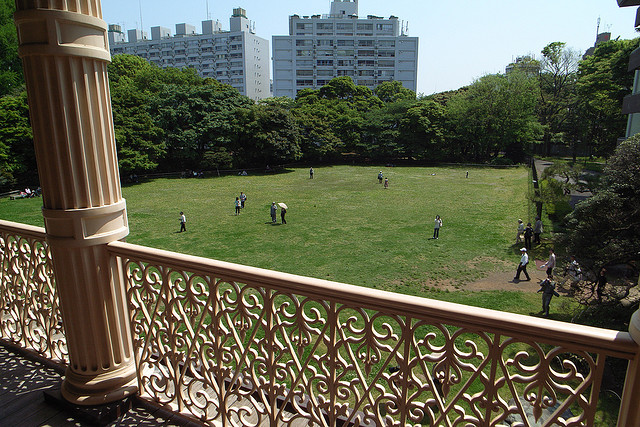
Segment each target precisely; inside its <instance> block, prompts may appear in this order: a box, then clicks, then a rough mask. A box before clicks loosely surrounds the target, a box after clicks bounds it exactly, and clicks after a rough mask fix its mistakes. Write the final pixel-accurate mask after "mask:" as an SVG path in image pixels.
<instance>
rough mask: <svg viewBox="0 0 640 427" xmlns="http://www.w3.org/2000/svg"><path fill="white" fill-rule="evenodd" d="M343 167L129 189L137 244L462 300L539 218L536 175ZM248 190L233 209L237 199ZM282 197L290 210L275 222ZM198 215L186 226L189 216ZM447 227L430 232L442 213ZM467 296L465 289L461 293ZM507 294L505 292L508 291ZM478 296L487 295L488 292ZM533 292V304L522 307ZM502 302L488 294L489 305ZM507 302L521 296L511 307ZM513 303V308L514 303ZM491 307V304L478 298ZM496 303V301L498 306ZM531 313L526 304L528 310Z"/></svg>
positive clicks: (2, 205)
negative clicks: (532, 178)
mask: <svg viewBox="0 0 640 427" xmlns="http://www.w3.org/2000/svg"><path fill="white" fill-rule="evenodd" d="M379 170H380V168H379V167H353V166H333V167H318V168H315V171H316V173H315V178H314V179H313V180H311V179H309V174H308V169H306V168H304V169H289V170H287V171H286V172H284V173H279V174H270V175H256V176H251V175H250V176H225V177H220V178H205V179H193V178H191V179H158V180H154V181H151V182H144V183H141V184H136V185H132V186H127V187H124V188H123V195H124V197H125V198H126V200H127V208H128V215H129V226H130V235H129V237H128V238H127V241H128V242H131V243H136V244H141V245H146V246H151V247H157V248H162V249H167V250H172V251H177V252H183V253H188V254H193V255H200V256H205V257H210V258H215V259H219V260H224V261H229V262H234V263H239V264H246V265H252V266H256V267H262V268H267V269H273V270H279V271H285V272H290V273H295V274H300V275H304V276H312V277H319V278H324V279H328V280H335V281H339V282H345V283H351V284H355V285H362V286H367V287H375V288H378V289H384V290H389V291H395V292H401V293H405V294H411V295H420V296H428V297H429V296H431V297H435V298H440V299H448V300H453V301H456V300H457V299H462V300H461V301H460V302H462V301H465V302H467V303H468V302H469V300H473V299H474V297H473V294H472V296H471V297H465V296H464V295H463V294H464V293H461V294H460V295H459V296H456V297H454V296H452V295H445V294H443V293H442V292H439V289H441V288H442V287H443V286H444V285H449V288H451V286H454V287H459V288H461V287H463V286H464V284H465V283H469V282H472V281H475V280H478V279H480V278H482V277H484V276H486V275H487V274H489V273H491V272H495V271H512V270H513V269H514V268H515V266H516V264H517V262H518V260H519V252H518V247H519V246H516V245H514V244H513V243H514V238H515V229H516V222H517V219H518V218H522V219H524V220H525V222H526V221H527V220H532V218H528V212H529V211H530V210H529V203H528V201H527V197H526V196H527V194H526V192H527V188H528V179H529V178H528V177H529V174H528V170H527V169H526V168H524V167H521V168H510V169H493V168H472V169H470V170H469V178H465V172H466V171H467V169H464V168H457V167H443V168H410V167H394V168H382V170H383V172H384V174H385V176H387V177H389V181H390V187H389V188H388V189H384V188H383V186H382V185H381V184H379V183H378V180H377V179H376V176H377V173H378V171H379ZM240 191H244V192H245V193H246V194H247V195H248V199H247V204H246V207H245V209H244V210H243V211H242V213H241V214H240V215H239V216H235V214H234V201H235V197H236V196H238V195H239V194H240ZM272 201H275V202H285V203H286V204H287V205H288V206H289V210H288V213H287V222H288V224H286V225H280V224H279V222H280V215H279V212H278V224H277V225H273V224H271V221H270V217H269V206H270V204H271V202H272ZM41 203H42V201H41V199H40V198H37V199H23V200H15V201H9V199H8V198H5V199H2V200H0V218H3V219H8V220H12V221H18V222H23V223H28V224H33V225H40V226H41V225H42V217H41V213H40V205H41ZM181 210H183V211H184V212H185V214H186V216H187V232H186V233H177V231H178V230H179V222H178V216H179V212H180V211H181ZM436 214H438V215H440V216H441V217H442V218H443V221H444V225H443V228H442V229H441V231H440V238H439V239H438V240H433V239H431V236H432V234H433V222H434V218H435V215H436ZM453 294H456V293H453ZM503 294H504V293H503ZM506 294H507V297H506V298H498V299H499V300H501V303H500V304H499V305H498V304H497V303H496V304H489V306H490V308H498V309H502V310H507V311H515V312H523V313H525V314H528V313H529V312H530V311H531V310H532V309H531V305H535V307H534V308H535V311H537V306H538V305H539V298H538V296H536V295H526V296H524V295H519V294H520V293H519V292H514V293H513V297H509V294H512V293H510V292H507V293H506ZM478 297H479V295H478ZM522 298H525V299H526V300H527V301H529V302H530V304H525V306H528V307H524V308H523V301H522ZM491 301H492V298H489V302H491ZM508 301H513V302H512V303H511V304H509V303H508ZM505 303H506V306H505ZM478 305H483V306H486V304H478ZM491 306H493V307H491ZM525 308H526V309H525Z"/></svg>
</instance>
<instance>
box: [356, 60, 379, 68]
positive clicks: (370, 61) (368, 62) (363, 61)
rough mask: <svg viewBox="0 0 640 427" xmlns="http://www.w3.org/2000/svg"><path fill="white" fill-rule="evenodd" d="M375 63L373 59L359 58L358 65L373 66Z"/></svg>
mask: <svg viewBox="0 0 640 427" xmlns="http://www.w3.org/2000/svg"><path fill="white" fill-rule="evenodd" d="M374 65H375V61H373V60H359V61H358V67H373V66H374Z"/></svg>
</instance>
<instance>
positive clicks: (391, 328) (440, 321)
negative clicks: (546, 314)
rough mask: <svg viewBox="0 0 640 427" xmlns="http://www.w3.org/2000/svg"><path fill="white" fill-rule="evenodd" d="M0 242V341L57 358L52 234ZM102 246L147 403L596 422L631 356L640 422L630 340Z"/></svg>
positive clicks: (373, 417) (378, 421)
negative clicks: (111, 263) (48, 238)
mask: <svg viewBox="0 0 640 427" xmlns="http://www.w3.org/2000/svg"><path fill="white" fill-rule="evenodd" d="M38 230H40V231H38ZM0 239H1V240H0V244H1V248H2V254H1V256H2V258H1V260H2V264H1V265H2V278H1V279H2V280H1V281H0V283H1V285H0V301H1V303H2V304H1V306H0V315H1V318H2V328H1V333H2V335H1V338H2V339H4V340H8V341H12V342H14V343H15V342H19V343H20V344H21V345H23V346H25V347H31V348H34V349H36V350H38V351H40V352H41V353H43V354H51V356H48V357H52V358H61V359H64V351H63V350H61V349H63V348H64V346H63V342H64V339H63V337H61V336H60V335H61V333H62V330H61V328H60V326H59V321H58V320H56V319H57V317H56V316H57V315H56V313H57V308H56V307H57V306H56V303H55V301H56V297H55V292H54V289H55V288H54V286H53V284H54V281H53V279H52V277H51V275H50V274H49V271H50V269H49V268H48V267H47V265H48V264H50V262H51V260H50V258H49V257H48V256H47V255H46V254H47V253H48V252H47V249H46V248H47V246H46V243H45V242H44V233H43V231H42V230H41V229H35V228H33V227H27V226H22V225H18V224H15V223H8V222H6V221H2V222H0ZM108 248H109V249H108V250H109V252H110V254H111V256H112V257H114V258H117V260H118V261H119V264H121V265H122V266H123V271H122V274H123V275H124V277H125V282H126V285H127V295H128V301H129V307H130V315H131V327H132V331H133V334H132V335H133V336H134V347H135V349H136V363H137V367H138V381H139V388H140V394H141V397H142V398H144V399H148V400H150V401H153V402H155V403H156V404H159V405H162V406H164V407H166V408H169V409H172V410H175V411H179V412H182V413H186V414H189V415H190V416H192V417H194V418H196V419H198V420H200V421H202V422H205V423H211V424H213V423H223V425H243V426H246V425H259V424H261V423H266V424H269V425H303V424H304V425H319V426H324V425H327V426H335V425H398V426H405V425H433V426H435V425H438V426H439V425H443V426H450V425H491V426H500V425H522V426H529V425H545V426H551V425H561V426H592V425H594V420H595V414H596V407H597V404H598V397H599V395H600V391H601V384H602V378H603V372H604V368H605V362H606V359H607V358H609V357H613V358H621V359H627V360H630V361H631V365H630V370H629V372H630V373H631V375H627V382H626V384H625V396H626V397H625V398H623V403H622V407H621V411H620V412H621V418H620V420H622V421H619V425H633V424H629V423H628V422H629V420H636V419H637V412H638V405H635V404H632V398H630V397H629V395H630V394H631V395H632V394H633V392H634V391H636V388H637V384H638V381H637V376H638V375H637V371H638V369H637V367H638V354H639V353H638V346H637V345H636V344H635V342H634V341H633V339H632V338H631V336H630V334H629V333H627V332H617V331H611V330H605V329H598V328H591V327H586V326H580V325H575V324H568V323H562V322H556V321H551V320H547V319H539V318H531V317H528V316H522V315H517V314H511V313H503V312H497V311H492V310H485V309H480V308H474V307H468V306H463V305H458V304H452V303H446V302H442V301H434V300H429V299H424V298H417V297H412V296H405V295H400V294H394V293H389V292H384V291H378V290H374V289H369V288H361V287H356V286H351V285H345V284H342V283H335V282H328V281H324V280H319V279H311V278H306V277H300V276H295V275H291V274H285V273H278V272H273V271H268V270H262V269H258V268H253V267H247V266H240V265H235V264H230V263H226V262H220V261H214V260H210V259H205V258H199V257H194V256H188V255H184V254H177V253H173V252H167V251H162V250H157V249H151V248H146V247H142V246H137V245H132V244H127V243H123V242H114V243H110V244H109V245H108ZM40 292H41V293H43V296H40V297H38V296H35V295H36V294H38V293H40ZM47 310H49V314H45V312H47ZM534 320H535V321H534ZM52 325H54V326H52ZM55 325H58V326H55ZM27 331H28V332H27ZM44 335H49V337H47V338H40V337H44ZM33 337H35V338H33ZM43 343H46V344H43ZM50 349H55V351H52V350H50ZM47 352H49V353H47ZM536 422H537V423H538V424H536ZM263 425H264V424H263Z"/></svg>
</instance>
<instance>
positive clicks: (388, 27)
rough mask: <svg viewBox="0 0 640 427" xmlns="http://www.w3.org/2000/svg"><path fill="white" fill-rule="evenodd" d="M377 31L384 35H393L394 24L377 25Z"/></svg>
mask: <svg viewBox="0 0 640 427" xmlns="http://www.w3.org/2000/svg"><path fill="white" fill-rule="evenodd" d="M376 30H378V31H382V32H384V33H392V32H393V24H376Z"/></svg>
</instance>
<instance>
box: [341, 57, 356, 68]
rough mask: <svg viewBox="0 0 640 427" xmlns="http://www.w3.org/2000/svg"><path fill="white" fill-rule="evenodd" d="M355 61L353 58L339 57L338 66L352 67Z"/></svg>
mask: <svg viewBox="0 0 640 427" xmlns="http://www.w3.org/2000/svg"><path fill="white" fill-rule="evenodd" d="M354 64H355V61H354V60H353V59H339V60H338V67H353V65H354Z"/></svg>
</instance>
